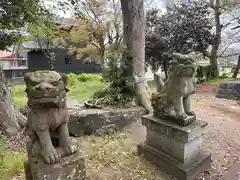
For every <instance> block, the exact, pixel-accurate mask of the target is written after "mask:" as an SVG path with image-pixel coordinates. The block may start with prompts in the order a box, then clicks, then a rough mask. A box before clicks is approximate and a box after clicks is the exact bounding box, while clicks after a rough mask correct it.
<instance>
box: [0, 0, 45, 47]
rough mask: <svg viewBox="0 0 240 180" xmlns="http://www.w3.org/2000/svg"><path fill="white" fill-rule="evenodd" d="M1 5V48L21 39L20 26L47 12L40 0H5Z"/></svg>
mask: <svg viewBox="0 0 240 180" xmlns="http://www.w3.org/2000/svg"><path fill="white" fill-rule="evenodd" d="M0 7H1V9H0V50H5V49H6V48H7V47H8V46H11V45H12V44H13V43H14V42H16V41H18V40H19V39H20V37H21V35H20V33H19V32H18V30H19V28H21V27H23V26H25V25H26V23H29V22H37V20H38V17H39V16H40V15H42V14H44V13H46V10H45V9H44V8H42V6H41V2H40V1H39V0H4V1H0Z"/></svg>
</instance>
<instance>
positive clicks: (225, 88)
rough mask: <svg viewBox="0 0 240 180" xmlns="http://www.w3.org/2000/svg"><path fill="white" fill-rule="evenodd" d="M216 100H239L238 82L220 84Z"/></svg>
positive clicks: (239, 84)
mask: <svg viewBox="0 0 240 180" xmlns="http://www.w3.org/2000/svg"><path fill="white" fill-rule="evenodd" d="M216 97H217V98H223V99H232V100H240V80H231V81H224V82H222V83H221V84H220V85H219V87H218V88H217V94H216Z"/></svg>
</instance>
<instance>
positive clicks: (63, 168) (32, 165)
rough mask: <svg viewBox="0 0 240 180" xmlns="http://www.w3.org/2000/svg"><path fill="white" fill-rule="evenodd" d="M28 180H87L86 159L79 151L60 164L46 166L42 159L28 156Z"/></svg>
mask: <svg viewBox="0 0 240 180" xmlns="http://www.w3.org/2000/svg"><path fill="white" fill-rule="evenodd" d="M24 170H25V177H26V180H59V179H64V180H67V179H69V180H70V179H71V180H85V178H86V170H85V164H84V159H82V158H81V154H80V152H79V151H77V152H76V153H74V154H73V155H71V156H66V157H64V158H63V159H61V161H60V162H59V163H56V164H45V162H44V161H43V160H42V158H41V157H33V156H31V155H29V154H28V162H25V163H24Z"/></svg>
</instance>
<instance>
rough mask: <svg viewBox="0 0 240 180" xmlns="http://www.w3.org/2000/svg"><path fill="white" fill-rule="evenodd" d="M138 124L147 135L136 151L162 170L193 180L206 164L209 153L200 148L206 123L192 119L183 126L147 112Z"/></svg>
mask: <svg viewBox="0 0 240 180" xmlns="http://www.w3.org/2000/svg"><path fill="white" fill-rule="evenodd" d="M142 124H143V125H144V126H146V128H147V135H146V141H145V143H144V144H143V145H139V146H138V152H139V154H143V155H144V156H145V157H146V158H147V159H148V160H150V161H151V162H153V163H154V164H155V165H157V166H159V167H161V168H162V170H164V171H166V172H167V173H169V174H171V175H173V176H175V177H177V178H178V179H179V180H193V179H194V178H195V177H196V176H197V175H198V174H199V173H201V172H203V171H204V170H206V169H208V168H209V167H210V165H211V155H210V154H209V153H205V152H203V151H202V150H201V149H200V145H201V137H202V135H203V131H204V129H205V127H206V126H207V123H206V122H204V121H196V122H194V123H192V124H191V125H189V126H186V127H183V126H179V125H177V124H176V123H173V122H172V121H170V120H169V121H166V120H162V119H159V118H154V117H153V116H152V115H147V116H143V117H142Z"/></svg>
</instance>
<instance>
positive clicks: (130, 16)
mask: <svg viewBox="0 0 240 180" xmlns="http://www.w3.org/2000/svg"><path fill="white" fill-rule="evenodd" d="M121 6H122V15H123V24H124V44H125V47H126V50H127V51H128V53H129V54H130V55H131V56H132V57H133V76H134V79H135V81H136V94H137V100H138V103H139V105H142V106H143V107H145V108H146V109H147V110H148V111H149V112H151V111H152V107H151V102H150V91H149V89H148V84H147V80H146V79H145V17H144V2H143V0H121Z"/></svg>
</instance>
